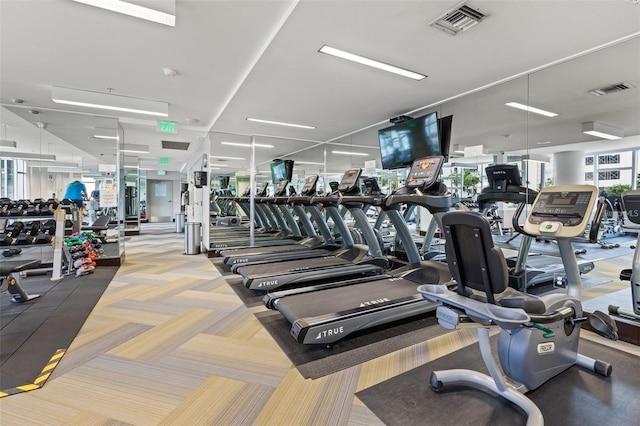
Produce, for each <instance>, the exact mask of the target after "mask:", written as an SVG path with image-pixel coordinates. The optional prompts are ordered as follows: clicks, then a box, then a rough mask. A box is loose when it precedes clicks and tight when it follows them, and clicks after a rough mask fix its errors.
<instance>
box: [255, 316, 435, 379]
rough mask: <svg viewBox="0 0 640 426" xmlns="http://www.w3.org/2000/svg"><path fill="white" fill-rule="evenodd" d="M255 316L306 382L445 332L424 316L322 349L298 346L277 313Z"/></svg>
mask: <svg viewBox="0 0 640 426" xmlns="http://www.w3.org/2000/svg"><path fill="white" fill-rule="evenodd" d="M255 316H256V317H257V318H258V320H259V321H260V323H262V325H263V326H264V328H265V329H266V330H267V331H268V332H269V334H270V335H271V337H273V339H274V340H275V341H276V342H277V343H278V345H279V346H280V348H281V349H282V350H283V351H284V353H285V354H286V355H287V357H289V359H290V360H291V362H292V363H293V364H294V365H295V366H296V368H297V369H298V371H299V372H300V374H302V376H303V377H305V378H307V379H317V378H320V377H323V376H326V375H329V374H331V373H335V372H336V371H340V370H343V369H345V368H349V367H353V366H354V365H358V364H362V363H363V362H366V361H369V360H372V359H374V358H377V357H380V356H383V355H386V354H390V353H392V352H395V351H397V350H400V349H404V348H406V347H409V346H411V345H415V344H417V343H421V342H424V341H426V340H429V339H432V338H434V337H436V336H440V335H442V334H445V333H448V331H447V330H445V329H444V328H442V327H440V326H438V325H437V320H436V318H435V316H428V317H422V318H414V319H408V320H404V321H398V322H395V323H393V324H387V325H386V326H380V327H376V328H371V329H368V330H365V331H363V332H361V333H358V334H352V335H350V336H349V337H347V338H346V339H344V340H341V341H339V342H336V343H334V344H333V345H332V347H331V348H326V347H324V346H322V345H318V346H311V345H302V344H300V343H298V342H297V341H296V340H295V339H294V338H293V337H292V336H291V333H290V331H289V330H291V324H290V323H289V321H287V320H286V319H285V318H284V317H283V316H282V315H281V314H280V313H279V312H275V311H268V312H258V313H256V314H255Z"/></svg>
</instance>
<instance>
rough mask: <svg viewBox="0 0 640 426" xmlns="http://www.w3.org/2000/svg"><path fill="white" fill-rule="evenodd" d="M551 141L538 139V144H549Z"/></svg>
mask: <svg viewBox="0 0 640 426" xmlns="http://www.w3.org/2000/svg"><path fill="white" fill-rule="evenodd" d="M550 143H551V141H540V142H538V145H549V144H550Z"/></svg>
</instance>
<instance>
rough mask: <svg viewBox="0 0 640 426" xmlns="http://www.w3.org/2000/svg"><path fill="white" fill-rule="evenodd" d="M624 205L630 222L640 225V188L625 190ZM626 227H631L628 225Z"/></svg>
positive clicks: (623, 195)
mask: <svg viewBox="0 0 640 426" xmlns="http://www.w3.org/2000/svg"><path fill="white" fill-rule="evenodd" d="M622 205H623V207H624V212H625V215H626V216H627V219H629V222H632V223H634V224H636V225H640V190H636V191H625V192H624V193H623V194H622ZM626 227H627V228H629V226H628V225H626ZM634 228H637V227H634Z"/></svg>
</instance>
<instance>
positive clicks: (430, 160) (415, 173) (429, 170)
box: [406, 155, 444, 188]
mask: <svg viewBox="0 0 640 426" xmlns="http://www.w3.org/2000/svg"><path fill="white" fill-rule="evenodd" d="M443 162H444V157H443V156H441V155H437V156H433V157H425V158H421V159H419V160H416V161H414V162H413V164H412V165H411V170H409V175H408V176H407V184H406V186H407V187H408V188H429V187H430V186H431V185H433V183H434V182H435V181H436V179H437V178H438V175H439V174H440V169H441V168H442V163H443Z"/></svg>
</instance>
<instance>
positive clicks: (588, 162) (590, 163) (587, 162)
mask: <svg viewBox="0 0 640 426" xmlns="http://www.w3.org/2000/svg"><path fill="white" fill-rule="evenodd" d="M584 165H585V166H593V156H588V157H585V158H584Z"/></svg>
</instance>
